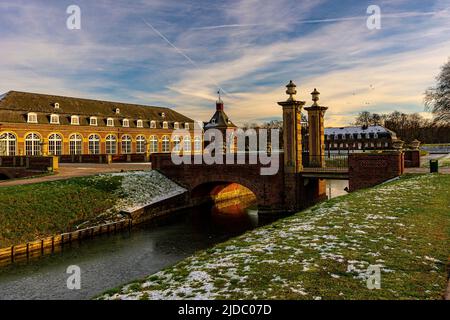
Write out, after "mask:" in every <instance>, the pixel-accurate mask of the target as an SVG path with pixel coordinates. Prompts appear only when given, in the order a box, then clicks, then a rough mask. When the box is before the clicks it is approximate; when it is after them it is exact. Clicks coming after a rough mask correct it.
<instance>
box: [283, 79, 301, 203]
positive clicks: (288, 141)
mask: <svg viewBox="0 0 450 320" xmlns="http://www.w3.org/2000/svg"><path fill="white" fill-rule="evenodd" d="M286 88H287V91H286V94H287V95H289V98H288V99H287V100H286V101H282V102H278V104H279V105H280V106H282V107H283V150H284V156H283V158H284V163H283V169H284V190H283V194H284V196H283V197H284V207H285V208H284V209H285V210H286V211H292V212H294V211H296V210H298V209H299V208H300V206H301V202H302V194H301V192H302V186H301V185H300V184H301V181H300V175H299V173H300V172H301V171H302V170H303V165H302V130H301V111H302V107H303V106H304V105H305V102H304V101H297V100H296V99H295V97H294V96H295V95H296V94H297V90H296V89H295V88H296V85H295V84H294V83H293V82H292V80H291V81H290V82H289V84H288V85H287V86H286Z"/></svg>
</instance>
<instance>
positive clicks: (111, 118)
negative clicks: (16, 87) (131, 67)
mask: <svg viewBox="0 0 450 320" xmlns="http://www.w3.org/2000/svg"><path fill="white" fill-rule="evenodd" d="M175 129H187V130H188V132H189V134H186V135H184V136H176V135H175V136H174V137H172V132H173V130H175ZM193 132H194V121H193V120H192V119H190V118H188V117H186V116H184V115H182V114H180V113H178V112H176V111H174V110H172V109H169V108H163V107H149V106H142V105H135V104H127V103H117V102H108V101H98V100H88V99H79V98H70V97H61V96H54V95H44V94H35V93H27V92H16V91H10V92H8V93H6V94H4V95H1V96H0V156H14V155H28V156H38V155H41V154H49V155H81V154H113V155H114V154H131V153H154V152H171V151H172V148H174V147H176V146H177V145H179V144H180V143H183V147H184V148H185V149H187V148H192V147H193V148H194V149H200V150H201V148H202V137H201V136H195V137H194V133H193Z"/></svg>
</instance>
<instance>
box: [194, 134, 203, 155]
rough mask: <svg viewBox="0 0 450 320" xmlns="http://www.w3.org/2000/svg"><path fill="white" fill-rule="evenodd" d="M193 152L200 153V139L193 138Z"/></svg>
mask: <svg viewBox="0 0 450 320" xmlns="http://www.w3.org/2000/svg"><path fill="white" fill-rule="evenodd" d="M194 150H195V152H200V151H202V138H200V137H198V136H197V137H195V138H194Z"/></svg>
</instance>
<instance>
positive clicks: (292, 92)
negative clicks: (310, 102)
mask: <svg viewBox="0 0 450 320" xmlns="http://www.w3.org/2000/svg"><path fill="white" fill-rule="evenodd" d="M286 88H287V90H286V94H287V95H289V99H288V101H295V97H294V96H295V95H296V94H297V90H296V89H295V88H297V86H296V85H295V83H294V82H293V81H292V80H291V81H290V82H289V84H288V85H287V86H286Z"/></svg>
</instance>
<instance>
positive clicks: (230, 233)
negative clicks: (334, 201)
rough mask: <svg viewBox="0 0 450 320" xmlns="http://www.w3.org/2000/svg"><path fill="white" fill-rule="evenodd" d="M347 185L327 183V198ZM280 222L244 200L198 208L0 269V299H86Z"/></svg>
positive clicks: (340, 192)
mask: <svg viewBox="0 0 450 320" xmlns="http://www.w3.org/2000/svg"><path fill="white" fill-rule="evenodd" d="M346 184H347V182H346V181H331V182H329V184H328V186H329V187H327V193H328V192H331V197H334V196H339V195H342V194H345V191H343V189H344V188H345V187H346V186H347V185H346ZM278 218H280V217H279V216H277V217H266V216H258V212H257V210H256V209H255V207H253V206H252V203H251V202H249V201H248V200H246V199H240V200H238V201H231V202H230V201H229V202H226V203H222V204H221V205H217V206H214V207H211V206H202V207H197V208H194V209H190V210H186V211H182V212H179V213H178V214H176V215H175V216H172V217H170V218H164V219H162V220H160V221H155V222H152V223H151V224H146V225H142V226H139V227H137V228H134V229H133V230H132V231H131V232H123V233H117V234H113V235H109V236H103V237H99V238H97V239H95V240H92V241H85V242H82V243H80V244H73V245H72V246H71V247H65V248H64V251H63V252H61V253H57V254H54V255H52V256H47V257H42V258H41V259H39V260H34V261H30V262H28V263H26V262H23V263H18V264H14V265H10V266H7V267H4V268H2V269H0V299H89V298H92V297H94V296H96V295H98V294H100V293H102V292H104V291H105V290H108V289H111V288H114V287H117V286H119V285H122V284H124V283H128V282H130V281H132V280H136V279H139V278H142V277H145V276H147V275H149V274H152V273H155V272H157V271H159V270H161V269H163V268H165V267H167V266H170V265H173V264H174V263H176V262H178V261H180V260H182V259H184V258H186V257H188V256H190V255H192V254H193V253H194V252H196V251H198V250H203V249H206V248H208V247H211V246H213V245H214V244H217V243H220V242H223V241H225V240H227V239H229V238H232V237H235V236H238V235H240V234H242V233H244V232H246V231H247V230H251V229H254V228H256V227H258V226H262V225H265V224H268V223H270V222H273V221H274V220H276V219H278ZM70 265H77V266H79V267H80V268H81V286H82V288H81V290H68V289H67V286H66V281H67V278H68V277H69V275H68V274H66V269H67V267H68V266H70Z"/></svg>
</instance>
